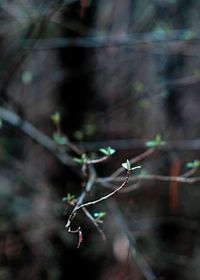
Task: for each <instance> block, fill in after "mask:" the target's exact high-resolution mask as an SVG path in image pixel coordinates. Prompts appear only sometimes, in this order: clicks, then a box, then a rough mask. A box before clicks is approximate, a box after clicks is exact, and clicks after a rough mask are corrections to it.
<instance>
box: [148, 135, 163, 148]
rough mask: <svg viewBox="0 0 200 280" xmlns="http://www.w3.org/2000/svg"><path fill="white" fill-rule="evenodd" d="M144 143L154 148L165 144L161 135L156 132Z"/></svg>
mask: <svg viewBox="0 0 200 280" xmlns="http://www.w3.org/2000/svg"><path fill="white" fill-rule="evenodd" d="M145 145H146V146H147V147H148V148H154V147H159V146H163V145H165V141H163V139H162V136H161V135H160V134H156V136H155V139H154V140H151V141H147V142H146V143H145Z"/></svg>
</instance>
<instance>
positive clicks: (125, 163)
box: [122, 159, 141, 171]
mask: <svg viewBox="0 0 200 280" xmlns="http://www.w3.org/2000/svg"><path fill="white" fill-rule="evenodd" d="M122 167H124V168H125V169H126V170H128V171H132V170H135V169H137V168H141V166H134V167H131V163H130V161H129V160H128V159H127V160H126V162H123V163H122Z"/></svg>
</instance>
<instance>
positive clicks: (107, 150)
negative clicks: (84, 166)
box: [99, 147, 116, 156]
mask: <svg viewBox="0 0 200 280" xmlns="http://www.w3.org/2000/svg"><path fill="white" fill-rule="evenodd" d="M99 151H100V152H101V153H102V154H104V155H106V156H111V155H113V154H114V153H115V152H116V150H115V149H113V148H111V147H106V148H100V149H99Z"/></svg>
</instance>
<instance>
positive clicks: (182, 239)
mask: <svg viewBox="0 0 200 280" xmlns="http://www.w3.org/2000/svg"><path fill="white" fill-rule="evenodd" d="M199 11H200V2H199V1H197V0H190V1H189V0H154V1H149V0H124V1H119V0H109V1H107V0H100V1H97V0H93V1H89V0H88V1H87V0H85V1H84V0H82V1H76V0H72V1H59V0H56V1H55V0H54V1H50V0H48V1H44V0H43V1H37V0H33V1H26V0H15V1H14V0H12V1H11V0H10V1H9V0H6V1H1V2H0V54H1V59H0V103H1V107H3V108H6V109H7V110H9V111H11V112H15V113H16V114H17V115H19V116H20V117H21V118H22V119H24V120H27V121H28V122H30V123H31V124H33V125H34V126H35V127H37V128H38V129H39V130H41V131H42V132H43V133H44V134H46V135H47V136H49V137H50V138H52V135H53V133H54V131H55V127H54V125H53V123H52V121H51V118H50V116H51V115H52V114H53V113H54V112H55V111H59V112H60V113H61V116H62V122H61V127H62V131H63V132H64V133H65V134H66V135H67V136H68V137H69V139H70V140H71V141H72V142H73V143H75V144H76V145H78V146H79V147H81V148H84V149H85V150H86V151H87V152H88V153H97V152H98V149H99V148H101V147H104V146H112V147H113V148H115V149H116V151H117V152H116V154H115V155H114V156H113V158H111V159H110V160H109V161H108V162H107V163H105V164H104V165H100V166H98V167H97V172H98V175H99V176H102V177H103V176H105V177H106V176H109V175H110V174H111V173H112V172H114V171H115V170H116V169H118V168H119V167H120V166H121V163H122V162H124V161H125V160H126V159H127V158H129V159H130V158H132V157H134V156H137V155H139V154H140V153H142V152H144V151H145V150H146V147H145V141H147V140H150V139H153V138H154V137H155V135H156V134H157V133H160V134H161V135H162V137H163V139H164V140H165V141H166V145H165V146H163V147H161V149H160V150H159V151H157V152H156V153H155V154H153V155H151V156H149V158H146V159H145V160H144V161H142V162H140V164H141V165H142V168H143V171H144V170H145V172H148V174H160V175H166V176H169V175H173V176H178V175H180V174H183V173H184V172H186V171H187V167H186V163H187V162H190V161H193V160H198V158H199V148H200V141H199V136H200V129H199V127H200V114H199V106H200V95H199V85H200V57H199V54H200V45H199V42H200V41H199V40H200V33H199V24H200V13H199ZM67 152H69V153H70V151H67ZM64 153H65V152H64ZM0 167H1V168H0V279H2V280H9V279H33V280H39V279H43V280H44V279H52V280H57V279H68V278H69V277H71V278H72V279H80V277H81V278H82V279H96V280H97V279H98V280H107V279H115V280H118V279H119V280H129V279H138V280H142V279H147V280H152V279H160V280H161V279H162V280H167V279H170V280H173V279H175V280H178V279H180V280H186V279H187V280H189V279H193V280H197V279H199V273H200V271H199V261H200V248H199V238H198V236H199V231H200V228H199V218H200V207H199V196H200V191H199V183H198V182H197V183H194V184H187V183H178V184H177V185H176V187H177V188H178V195H177V197H176V203H175V206H174V204H173V202H172V200H173V199H174V198H173V195H174V194H173V193H170V189H171V187H170V186H171V183H170V182H169V181H166V182H163V181H158V180H144V181H141V182H139V186H136V187H135V190H133V191H131V192H127V193H121V194H117V195H116V196H115V199H114V198H113V199H110V200H109V201H106V202H104V203H101V204H99V205H96V206H95V207H93V208H91V212H92V213H94V212H95V211H96V210H98V211H99V210H100V211H105V212H106V217H105V218H104V224H103V225H102V227H103V229H104V231H105V234H106V237H107V239H106V241H105V242H104V241H103V240H102V239H101V236H100V235H99V233H98V232H97V230H96V229H95V227H94V225H93V224H92V223H91V222H90V221H88V220H87V219H86V218H85V217H84V216H83V215H80V216H79V217H77V224H80V225H81V227H82V231H83V237H84V239H83V243H82V245H81V247H80V248H79V249H77V248H76V246H77V236H76V235H70V234H69V233H67V231H66V229H65V223H66V220H67V215H68V214H69V213H70V208H69V207H67V209H66V210H65V208H66V204H65V203H63V202H62V197H63V196H65V195H66V194H67V193H72V194H75V196H78V195H79V194H80V193H81V190H82V189H81V179H80V177H79V176H78V175H77V172H79V169H80V168H79V166H76V167H72V166H70V164H69V165H67V166H66V165H65V164H62V163H61V162H60V161H59V160H58V159H57V158H56V157H55V154H54V153H50V152H49V151H48V150H46V149H45V148H44V147H43V146H41V145H39V144H38V143H35V142H34V141H32V140H31V138H30V137H28V136H27V135H24V134H23V133H22V132H21V129H20V124H17V126H12V125H11V123H9V121H6V120H4V118H3V117H2V128H1V131H0ZM177 170H178V171H177ZM196 176H197V177H198V170H197V173H196ZM107 192H108V190H106V188H104V187H103V186H99V185H96V186H95V188H94V190H93V193H92V194H91V198H92V197H93V198H94V197H96V198H97V197H100V196H101V195H103V194H105V193H107Z"/></svg>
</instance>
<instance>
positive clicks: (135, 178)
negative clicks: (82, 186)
mask: <svg viewBox="0 0 200 280" xmlns="http://www.w3.org/2000/svg"><path fill="white" fill-rule="evenodd" d="M123 180H124V177H117V178H112V177H103V178H100V177H99V178H97V179H96V181H95V182H96V183H99V184H101V185H104V184H105V185H106V183H110V182H113V183H116V182H122V181H123ZM142 180H156V181H163V182H169V181H176V182H180V183H186V184H194V183H196V182H200V177H192V178H187V177H184V176H178V177H173V176H162V175H154V174H150V175H142V176H140V175H138V176H131V177H130V178H129V182H138V181H142ZM107 186H108V185H107ZM126 191H128V188H127V189H126Z"/></svg>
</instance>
